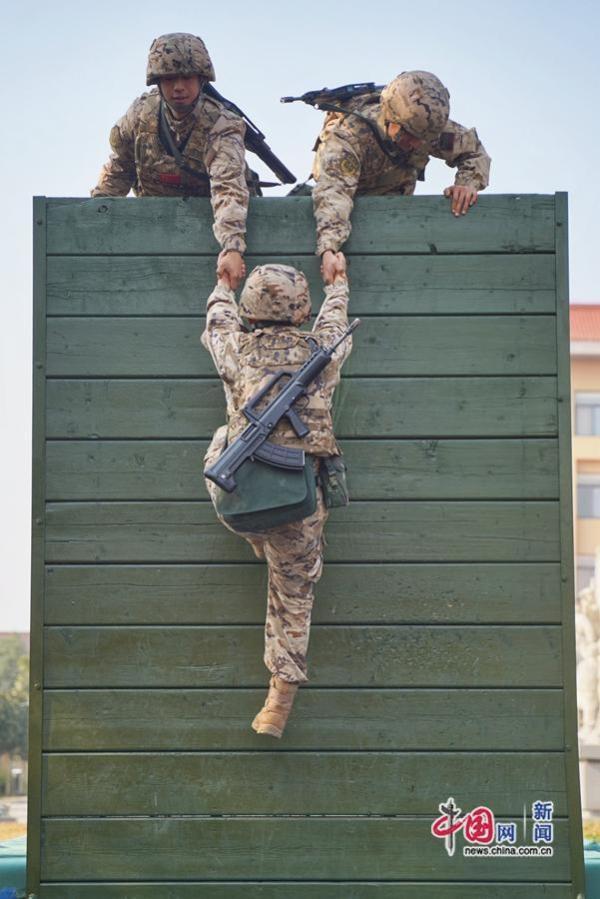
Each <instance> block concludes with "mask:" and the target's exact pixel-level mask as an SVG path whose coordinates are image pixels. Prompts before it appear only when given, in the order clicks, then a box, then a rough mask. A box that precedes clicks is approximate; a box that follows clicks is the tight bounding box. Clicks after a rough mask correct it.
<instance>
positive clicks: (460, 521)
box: [46, 501, 560, 562]
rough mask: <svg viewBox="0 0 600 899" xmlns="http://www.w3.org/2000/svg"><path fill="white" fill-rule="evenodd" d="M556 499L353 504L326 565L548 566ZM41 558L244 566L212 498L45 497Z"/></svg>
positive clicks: (241, 548)
mask: <svg viewBox="0 0 600 899" xmlns="http://www.w3.org/2000/svg"><path fill="white" fill-rule="evenodd" d="M558 513H559V508H558V503H556V502H551V501H544V502H534V501H532V502H508V501H498V502H483V501H482V502H452V501H448V502H428V501H423V502H418V501H417V502H410V501H407V502H354V503H351V504H350V506H348V507H347V508H342V509H334V510H332V512H331V514H330V517H329V521H328V523H327V531H326V538H327V548H326V551H325V558H326V560H329V561H333V562H379V561H383V562H411V561H412V562H417V561H421V562H435V561H438V562H460V561H463V562H504V561H506V562H555V561H559V559H560V547H559V521H558ZM46 525H47V527H46V561H47V562H232V561H239V562H248V561H251V560H252V559H253V558H254V554H253V552H252V550H251V549H250V547H249V545H248V544H247V542H246V541H245V540H244V539H243V538H241V537H239V536H238V535H237V534H233V533H231V532H230V531H229V530H228V529H227V528H225V527H223V525H221V524H220V523H219V522H218V520H217V518H216V515H215V512H214V509H213V507H212V504H211V503H210V502H208V501H206V502H204V503H201V502H200V503H196V502H187V503H186V502H182V503H179V502H175V503H167V502H165V503H121V502H109V503H48V504H47V514H46Z"/></svg>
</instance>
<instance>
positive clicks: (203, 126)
mask: <svg viewBox="0 0 600 899" xmlns="http://www.w3.org/2000/svg"><path fill="white" fill-rule="evenodd" d="M160 103H161V98H160V94H158V93H154V92H153V93H150V94H147V95H146V96H145V97H144V100H143V106H142V110H141V113H140V116H139V119H138V124H137V128H136V136H135V146H134V158H135V169H136V175H137V183H136V193H137V195H138V196H145V195H152V196H157V195H158V196H196V197H208V196H209V195H210V182H209V179H208V173H207V171H206V167H205V165H204V156H205V153H206V147H207V142H208V138H209V134H210V132H211V130H212V128H213V127H214V125H215V124H216V122H217V120H218V118H219V115H220V110H219V107H218V105H217V104H216V103H215V102H213V101H212V100H210V99H207V98H203V99H202V100H201V104H202V105H201V107H200V109H199V110H198V114H197V116H196V123H195V125H194V127H193V129H192V131H191V133H190V135H189V137H188V138H187V140H186V141H185V145H184V146H183V148H181V150H180V153H181V159H182V161H183V162H184V164H185V166H186V167H189V168H190V169H192V170H193V171H194V172H198V173H199V174H200V175H204V176H205V179H206V180H204V179H203V178H202V177H200V178H198V177H195V176H194V175H192V174H190V173H188V172H186V171H185V170H184V169H182V168H181V167H180V166H179V165H178V163H177V161H176V159H175V158H174V157H173V156H172V155H170V154H169V153H168V151H167V149H166V148H165V146H164V144H163V142H162V141H161V135H160Z"/></svg>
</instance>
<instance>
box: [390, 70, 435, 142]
mask: <svg viewBox="0 0 600 899" xmlns="http://www.w3.org/2000/svg"><path fill="white" fill-rule="evenodd" d="M381 107H382V111H383V114H384V117H385V119H386V120H387V121H388V122H395V123H396V124H398V125H402V127H403V128H404V129H405V130H406V131H408V132H409V133H410V134H412V135H413V136H414V137H418V138H420V139H421V140H435V139H436V138H438V137H439V136H440V134H441V133H442V131H443V130H444V127H445V125H446V122H447V121H448V115H449V114H450V94H449V93H448V91H447V89H446V88H445V87H444V85H443V84H442V82H441V81H440V79H439V78H437V77H436V76H435V75H432V73H431V72H402V74H401V75H398V77H397V78H394V80H393V81H390V83H389V84H388V85H387V86H386V87H384V89H383V90H382V92H381Z"/></svg>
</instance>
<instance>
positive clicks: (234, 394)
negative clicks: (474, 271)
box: [202, 266, 352, 683]
mask: <svg viewBox="0 0 600 899" xmlns="http://www.w3.org/2000/svg"><path fill="white" fill-rule="evenodd" d="M265 270H269V272H270V274H271V275H275V277H281V281H282V286H283V289H285V286H286V285H285V281H286V279H287V277H288V273H289V272H290V271H293V269H289V268H288V267H287V266H261V267H260V268H259V270H258V271H259V272H261V271H265ZM256 271H257V270H256V269H255V272H256ZM252 275H254V272H253V273H252ZM252 275H251V276H250V279H249V280H251V279H252ZM287 286H289V284H288V285H287ZM325 293H326V298H325V301H324V303H323V305H322V307H321V310H320V312H319V315H318V316H317V319H316V322H315V324H314V327H313V329H312V331H310V332H302V331H300V330H299V329H298V328H297V327H296V326H294V325H293V324H290V323H282V324H276V325H270V326H269V327H264V328H262V327H261V328H258V329H256V330H255V331H253V332H250V333H247V332H246V331H245V330H244V328H243V325H242V320H241V317H240V312H239V309H238V306H237V304H236V301H235V296H234V294H233V291H230V290H228V289H227V288H225V287H222V286H218V287H216V288H215V290H214V291H213V293H212V294H211V296H210V297H209V300H208V306H207V320H206V330H205V331H204V333H203V335H202V343H203V344H204V346H205V347H206V348H207V349H208V350H209V352H210V353H211V355H212V358H213V361H214V363H215V366H216V368H217V371H218V372H219V375H220V376H221V379H222V380H223V383H224V388H225V396H226V400H227V420H228V424H227V425H225V426H223V427H221V428H219V429H218V430H217V432H216V433H215V435H214V437H213V440H212V442H211V444H210V446H209V448H208V451H207V453H206V456H205V464H206V465H208V464H211V463H212V462H214V461H216V459H217V458H218V457H219V456H220V454H221V452H222V451H223V449H224V447H225V446H226V444H227V442H230V441H231V440H232V439H233V438H234V437H235V436H236V435H237V434H238V433H239V432H240V431H241V430H242V429H243V428H244V427H245V425H246V424H247V421H246V419H245V418H244V416H243V415H242V414H241V412H240V410H241V408H242V406H243V405H244V404H245V403H246V401H247V400H248V399H249V398H250V397H251V396H252V395H253V394H254V393H255V392H256V391H257V390H258V389H259V388H260V387H261V386H263V385H264V383H265V382H266V381H267V380H268V379H269V377H270V376H271V375H272V374H273V373H274V372H276V371H277V370H280V369H287V368H292V369H294V368H299V367H300V365H301V364H302V363H303V362H304V361H305V360H306V359H307V358H308V356H309V355H310V352H311V350H310V346H309V344H308V341H307V339H306V338H307V337H308V336H309V335H310V336H312V337H314V338H315V339H316V340H317V341H318V342H320V343H323V344H330V343H332V342H333V341H335V339H337V338H338V337H339V336H341V334H342V332H343V331H344V330H345V328H346V327H347V321H348V319H347V305H348V288H347V285H346V284H343V285H340V284H336V285H334V286H330V287H327V288H326V289H325ZM240 307H241V309H242V311H243V309H244V294H242V302H241V303H240ZM351 344H352V341H351V339H347V340H346V341H344V343H343V344H341V345H340V347H338V349H337V350H336V352H335V353H334V356H333V359H332V362H331V363H330V364H329V365H328V366H327V368H325V370H324V371H323V372H322V373H321V375H320V376H319V377H318V378H317V379H316V381H315V382H313V384H312V386H311V388H310V389H309V395H308V397H306V398H305V400H304V403H302V402H298V403H296V405H295V407H294V408H295V410H296V411H298V412H299V414H300V416H301V418H302V419H303V421H304V422H305V423H306V424H307V425H308V427H309V428H310V429H311V431H310V434H308V435H307V436H306V437H305V438H303V439H300V438H298V437H297V435H296V434H295V432H294V431H293V430H292V429H291V428H290V426H289V425H288V424H287V422H286V421H282V422H280V423H279V424H278V425H277V427H276V428H275V430H274V432H273V436H272V438H270V439H272V441H273V442H274V443H279V444H282V445H286V446H296V447H298V448H301V449H304V450H306V452H307V453H310V454H312V456H313V459H314V464H315V468H317V464H318V463H317V461H316V460H317V457H318V456H329V455H336V454H338V453H339V449H338V446H337V443H336V441H335V437H334V435H333V424H332V419H331V412H330V408H331V400H332V396H333V391H334V389H335V387H336V385H337V383H338V382H339V378H340V369H341V366H342V364H343V362H344V360H345V359H346V357H347V356H348V354H349V352H350V350H351ZM206 486H207V489H208V492H209V495H210V497H211V499H212V500H213V502H214V499H215V497H216V494H217V491H218V490H219V488H218V487H217V486H216V485H215V484H214V483H213V482H212V481H209V480H206ZM327 515H328V511H327V509H326V508H325V504H324V502H323V494H322V490H321V488H320V487H319V486H318V487H317V508H316V510H315V512H314V514H313V515H310V516H308V517H307V518H304V519H302V520H301V521H296V522H292V523H290V524H287V525H283V526H281V527H277V528H271V529H269V530H267V531H263V532H261V533H244V534H242V535H241V536H243V537H245V539H246V540H248V542H249V543H250V544H251V546H252V548H253V549H254V552H255V554H256V555H257V556H258V558H263V559H266V561H267V565H268V568H269V585H268V599H267V617H266V625H265V652H264V662H265V665H266V666H267V668H268V669H269V671H271V673H272V674H276V675H278V676H279V677H280V678H281V679H282V680H284V681H288V682H289V683H303V682H305V681H306V680H307V679H308V678H307V666H306V653H307V649H308V640H309V632H310V617H311V610H312V605H313V598H314V585H315V584H316V582H317V581H318V580H319V578H320V576H321V572H322V569H323V527H324V524H325V521H326V519H327ZM236 533H239V532H236Z"/></svg>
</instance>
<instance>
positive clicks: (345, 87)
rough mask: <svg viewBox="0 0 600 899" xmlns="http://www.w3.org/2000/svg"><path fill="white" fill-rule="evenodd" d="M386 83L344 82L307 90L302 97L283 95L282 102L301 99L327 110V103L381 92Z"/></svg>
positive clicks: (340, 101) (293, 101)
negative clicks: (315, 89)
mask: <svg viewBox="0 0 600 899" xmlns="http://www.w3.org/2000/svg"><path fill="white" fill-rule="evenodd" d="M384 87H385V85H384V84H375V82H374V81H361V82H359V83H357V84H342V86H341V87H331V88H329V87H323V88H321V90H320V91H307V92H306V93H305V94H302V95H301V96H300V97H282V98H281V102H282V103H295V102H296V101H298V100H300V101H301V102H302V103H308V104H309V105H310V106H315V107H316V108H317V109H324V110H327V104H328V103H329V102H333V103H336V102H337V103H343V102H344V101H345V100H351V99H352V97H360V96H362V95H363V94H374V93H381V91H382V90H383V88H384ZM341 111H342V110H339V109H334V110H333V112H341Z"/></svg>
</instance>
